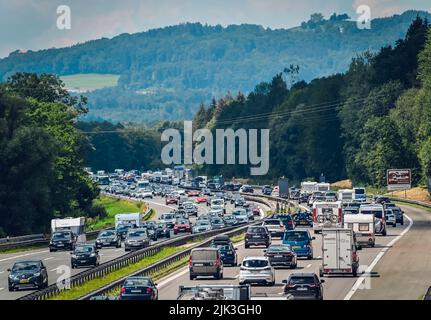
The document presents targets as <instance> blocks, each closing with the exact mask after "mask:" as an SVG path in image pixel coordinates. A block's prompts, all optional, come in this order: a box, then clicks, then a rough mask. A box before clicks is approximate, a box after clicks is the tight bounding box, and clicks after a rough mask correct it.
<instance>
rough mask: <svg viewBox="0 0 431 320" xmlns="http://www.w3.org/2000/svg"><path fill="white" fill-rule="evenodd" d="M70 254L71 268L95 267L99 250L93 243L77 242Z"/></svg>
mask: <svg viewBox="0 0 431 320" xmlns="http://www.w3.org/2000/svg"><path fill="white" fill-rule="evenodd" d="M71 255H72V256H71V259H70V264H71V266H72V269H75V268H77V267H88V266H94V267H97V266H98V265H99V263H100V256H99V250H98V249H97V247H96V245H94V244H78V245H77V246H76V248H75V250H73V252H71Z"/></svg>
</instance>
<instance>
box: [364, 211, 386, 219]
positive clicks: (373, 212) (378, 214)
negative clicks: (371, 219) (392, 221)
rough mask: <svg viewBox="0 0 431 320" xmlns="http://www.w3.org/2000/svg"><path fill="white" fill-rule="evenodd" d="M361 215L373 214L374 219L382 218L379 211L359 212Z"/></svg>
mask: <svg viewBox="0 0 431 320" xmlns="http://www.w3.org/2000/svg"><path fill="white" fill-rule="evenodd" d="M361 214H374V216H375V217H376V218H378V219H381V218H382V211H380V210H361Z"/></svg>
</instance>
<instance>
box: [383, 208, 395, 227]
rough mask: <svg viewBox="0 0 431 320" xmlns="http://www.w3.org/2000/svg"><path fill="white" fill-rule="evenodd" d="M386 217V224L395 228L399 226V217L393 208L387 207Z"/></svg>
mask: <svg viewBox="0 0 431 320" xmlns="http://www.w3.org/2000/svg"><path fill="white" fill-rule="evenodd" d="M385 217H386V224H390V225H391V226H392V227H394V228H395V227H396V226H397V217H396V216H395V213H394V211H393V210H392V209H385Z"/></svg>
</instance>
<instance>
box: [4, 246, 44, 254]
mask: <svg viewBox="0 0 431 320" xmlns="http://www.w3.org/2000/svg"><path fill="white" fill-rule="evenodd" d="M46 248H47V245H46V244H35V245H32V246H28V247H22V248H13V249H4V250H0V254H11V253H19V252H25V251H32V250H38V249H46Z"/></svg>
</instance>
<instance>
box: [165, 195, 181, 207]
mask: <svg viewBox="0 0 431 320" xmlns="http://www.w3.org/2000/svg"><path fill="white" fill-rule="evenodd" d="M165 204H166V205H169V204H178V198H176V197H175V196H173V195H168V196H166V198H165Z"/></svg>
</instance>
